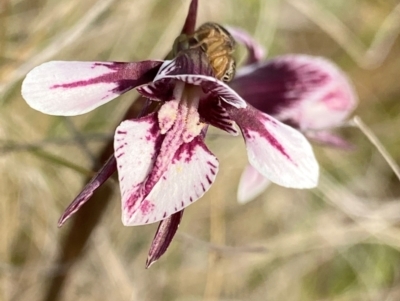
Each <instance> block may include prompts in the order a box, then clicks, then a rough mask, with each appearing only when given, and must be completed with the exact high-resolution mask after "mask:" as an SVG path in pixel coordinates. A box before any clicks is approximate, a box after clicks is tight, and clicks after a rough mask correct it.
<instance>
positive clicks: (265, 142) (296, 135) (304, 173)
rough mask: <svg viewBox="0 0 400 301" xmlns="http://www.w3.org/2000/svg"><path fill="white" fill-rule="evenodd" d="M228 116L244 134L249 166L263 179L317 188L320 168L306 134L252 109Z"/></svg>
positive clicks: (235, 111) (234, 112)
mask: <svg viewBox="0 0 400 301" xmlns="http://www.w3.org/2000/svg"><path fill="white" fill-rule="evenodd" d="M228 113H229V115H230V116H231V117H232V119H233V120H235V121H236V123H237V124H238V126H239V127H240V129H241V131H242V133H243V138H244V139H245V142H246V149H247V154H248V157H249V162H250V164H251V165H253V167H254V168H256V169H257V170H258V171H259V172H260V173H261V174H262V175H263V176H265V177H267V178H268V179H269V180H271V181H272V182H274V183H276V184H279V185H281V186H285V187H291V188H313V187H315V186H316V185H317V183H318V176H319V166H318V163H317V161H316V159H315V156H314V153H313V150H312V148H311V145H310V143H309V142H308V141H307V139H306V138H305V137H304V136H303V134H301V133H300V132H299V131H297V130H295V129H294V128H292V127H290V126H288V125H285V124H283V123H281V122H279V121H278V120H276V119H274V118H273V117H271V116H269V115H267V114H264V113H262V112H260V111H258V110H256V109H255V108H253V107H251V106H248V108H246V109H236V108H234V107H230V108H228Z"/></svg>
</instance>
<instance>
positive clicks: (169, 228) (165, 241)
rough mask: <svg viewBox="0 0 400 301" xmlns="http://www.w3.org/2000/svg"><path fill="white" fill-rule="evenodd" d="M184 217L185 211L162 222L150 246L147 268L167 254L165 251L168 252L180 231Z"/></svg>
mask: <svg viewBox="0 0 400 301" xmlns="http://www.w3.org/2000/svg"><path fill="white" fill-rule="evenodd" d="M182 216H183V210H181V211H178V212H176V213H174V214H172V215H171V216H169V217H167V218H166V219H164V220H162V221H161V222H160V224H159V225H158V228H157V232H156V235H155V236H154V238H153V241H152V243H151V246H150V250H149V255H148V256H147V260H146V268H149V267H150V266H151V265H152V264H153V263H154V262H156V261H157V260H158V259H159V258H160V257H161V256H162V255H163V254H164V253H165V251H167V249H168V247H169V245H170V243H171V241H172V239H173V238H174V236H175V234H176V231H177V230H178V227H179V224H180V222H181V220H182Z"/></svg>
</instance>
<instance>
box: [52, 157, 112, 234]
mask: <svg viewBox="0 0 400 301" xmlns="http://www.w3.org/2000/svg"><path fill="white" fill-rule="evenodd" d="M115 162H116V161H115V158H114V156H111V157H110V158H109V159H108V160H107V162H106V163H105V164H104V165H103V167H102V168H101V169H100V170H99V172H98V173H97V174H96V175H95V176H94V177H93V178H92V179H91V180H90V182H89V183H87V184H86V186H85V187H84V188H83V190H82V191H81V193H79V195H78V196H77V197H76V198H75V199H74V200H73V201H72V203H71V204H70V205H69V206H68V207H67V209H65V211H64V213H63V215H62V216H61V217H60V219H59V220H58V226H59V227H61V226H62V225H63V224H64V223H65V222H66V221H67V220H68V219H69V218H70V217H71V216H72V215H73V214H74V213H75V212H77V211H78V210H79V208H81V207H82V206H83V205H84V204H85V203H86V202H87V201H88V200H89V199H90V198H91V197H92V195H93V193H94V192H95V191H96V190H97V189H98V188H99V187H100V186H101V185H103V184H104V182H105V181H107V179H108V178H109V177H111V175H112V174H113V173H114V172H115V171H116V170H117V166H116V164H115Z"/></svg>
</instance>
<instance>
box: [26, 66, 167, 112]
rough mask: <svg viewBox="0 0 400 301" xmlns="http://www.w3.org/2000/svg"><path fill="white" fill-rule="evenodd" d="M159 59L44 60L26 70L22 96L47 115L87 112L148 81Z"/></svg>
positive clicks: (155, 71) (155, 72)
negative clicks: (127, 61) (45, 61)
mask: <svg viewBox="0 0 400 301" xmlns="http://www.w3.org/2000/svg"><path fill="white" fill-rule="evenodd" d="M161 64H162V61H155V60H153V61H142V62H138V63H118V62H73V61H71V62H67V61H52V62H48V63H44V64H42V65H40V66H38V67H36V68H34V69H33V70H32V71H30V72H29V73H28V75H27V76H26V78H25V80H24V81H23V83H22V96H23V97H24V99H25V100H26V102H27V103H28V105H29V106H31V107H32V108H33V109H35V110H38V111H40V112H43V113H46V114H50V115H63V116H72V115H80V114H84V113H87V112H89V111H91V110H93V109H95V108H97V107H99V106H101V105H103V104H105V103H107V102H109V101H110V100H112V99H114V98H116V97H117V96H119V95H121V94H122V93H124V92H126V91H128V90H130V89H133V88H135V87H137V86H140V85H143V84H146V83H148V82H151V81H152V80H153V78H154V76H155V75H156V74H157V71H158V68H159V67H160V66H161Z"/></svg>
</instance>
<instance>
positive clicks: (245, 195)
mask: <svg viewBox="0 0 400 301" xmlns="http://www.w3.org/2000/svg"><path fill="white" fill-rule="evenodd" d="M270 184H271V181H270V180H268V179H267V178H266V177H264V176H263V175H262V174H260V173H259V172H258V171H257V169H255V168H254V167H253V166H251V165H247V166H246V168H245V169H244V170H243V173H242V175H241V177H240V181H239V187H238V195H237V198H238V202H239V204H246V203H248V202H250V201H252V200H254V199H255V198H256V197H258V196H259V195H260V194H261V193H262V192H263V191H264V190H265V189H267V187H268V186H269V185H270Z"/></svg>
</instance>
